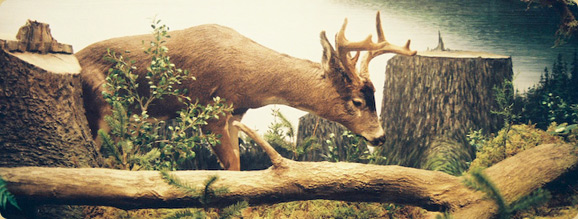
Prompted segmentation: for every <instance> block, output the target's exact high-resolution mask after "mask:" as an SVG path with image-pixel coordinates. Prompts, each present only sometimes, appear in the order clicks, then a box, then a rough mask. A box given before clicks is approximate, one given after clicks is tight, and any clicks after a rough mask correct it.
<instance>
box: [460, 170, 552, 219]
mask: <svg viewBox="0 0 578 219" xmlns="http://www.w3.org/2000/svg"><path fill="white" fill-rule="evenodd" d="M464 184H465V185H466V186H468V187H470V188H472V189H475V190H477V191H481V192H483V193H485V194H486V197H487V198H489V199H492V200H494V201H495V202H496V205H498V212H497V216H498V218H503V219H507V218H510V216H511V215H512V214H513V213H514V212H516V211H518V210H523V209H525V208H528V207H531V206H534V205H538V204H542V203H545V202H547V201H548V199H549V198H550V194H549V193H548V192H547V191H545V190H542V189H538V190H536V191H535V192H534V193H532V194H531V195H528V196H525V197H523V198H521V199H520V200H518V201H515V202H513V203H512V204H507V203H506V201H505V200H504V197H503V196H502V194H500V191H499V189H498V188H497V187H496V186H495V185H494V184H493V183H492V181H491V180H490V179H489V178H488V177H487V176H486V175H485V174H484V173H483V172H482V169H481V168H477V169H473V170H471V171H470V177H469V178H466V179H465V180H464Z"/></svg>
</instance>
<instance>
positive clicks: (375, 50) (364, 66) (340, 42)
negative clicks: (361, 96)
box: [335, 11, 417, 79]
mask: <svg viewBox="0 0 578 219" xmlns="http://www.w3.org/2000/svg"><path fill="white" fill-rule="evenodd" d="M346 27H347V18H346V19H345V21H344V22H343V26H341V30H340V31H339V33H337V35H336V36H335V44H336V47H337V54H338V56H339V59H340V60H341V63H343V65H344V66H345V68H347V70H349V71H350V72H355V64H356V63H357V60H358V58H359V52H360V51H368V52H367V54H365V56H364V57H363V59H362V60H361V64H360V69H359V70H360V71H359V76H360V77H361V78H366V79H368V78H369V69H368V68H369V61H371V59H373V58H375V57H377V56H379V55H382V54H385V53H396V54H401V55H409V56H413V55H415V54H416V53H417V52H416V51H412V50H411V49H410V48H409V44H410V42H411V41H410V40H408V41H407V43H406V44H405V45H404V46H403V47H401V46H396V45H393V44H391V43H389V42H387V40H385V36H384V34H383V28H382V26H381V16H380V12H379V11H378V12H377V16H376V29H377V39H378V41H377V43H374V42H373V41H372V40H371V38H372V36H371V34H370V35H369V36H367V38H365V39H364V40H362V41H359V42H350V41H349V40H347V39H346V38H345V28H346ZM352 51H357V54H356V55H355V57H353V58H352V57H351V55H350V52H352Z"/></svg>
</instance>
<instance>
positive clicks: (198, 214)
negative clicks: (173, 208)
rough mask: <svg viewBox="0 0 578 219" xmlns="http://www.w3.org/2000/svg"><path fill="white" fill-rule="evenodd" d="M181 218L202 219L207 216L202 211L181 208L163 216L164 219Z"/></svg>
mask: <svg viewBox="0 0 578 219" xmlns="http://www.w3.org/2000/svg"><path fill="white" fill-rule="evenodd" d="M182 218H194V219H197V218H198V219H204V218H207V215H206V214H205V213H204V212H202V211H195V212H192V211H191V210H183V211H178V212H175V213H173V214H171V215H169V216H167V217H165V219H182Z"/></svg>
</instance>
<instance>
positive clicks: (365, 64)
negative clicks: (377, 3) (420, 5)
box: [359, 11, 417, 78]
mask: <svg viewBox="0 0 578 219" xmlns="http://www.w3.org/2000/svg"><path fill="white" fill-rule="evenodd" d="M380 15H381V14H380V12H379V11H378V12H377V15H376V18H375V24H376V29H377V39H378V45H381V48H378V49H375V50H370V51H368V52H367V54H365V56H364V57H363V59H362V60H361V64H360V72H359V75H360V76H361V77H362V78H369V62H370V61H371V59H373V58H375V57H377V56H379V55H382V54H385V53H396V54H400V55H408V56H413V55H415V54H416V53H417V51H412V50H411V49H410V48H409V45H410V43H411V40H408V41H407V42H406V43H405V45H404V46H403V47H401V46H397V45H393V44H390V43H389V42H387V40H385V35H384V34H383V26H382V25H381V16H380Z"/></svg>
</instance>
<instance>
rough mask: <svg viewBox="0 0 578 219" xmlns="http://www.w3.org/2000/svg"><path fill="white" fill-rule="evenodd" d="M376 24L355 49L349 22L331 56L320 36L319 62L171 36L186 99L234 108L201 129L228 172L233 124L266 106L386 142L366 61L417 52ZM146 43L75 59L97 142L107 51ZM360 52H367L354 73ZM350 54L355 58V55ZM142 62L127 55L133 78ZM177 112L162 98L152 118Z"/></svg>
mask: <svg viewBox="0 0 578 219" xmlns="http://www.w3.org/2000/svg"><path fill="white" fill-rule="evenodd" d="M376 22H377V24H376V26H377V34H378V41H377V42H373V41H372V38H371V35H370V36H368V37H367V38H366V39H365V40H363V41H360V42H350V41H348V40H347V39H346V38H345V28H346V26H347V19H345V21H344V23H343V26H342V28H341V30H340V31H339V33H337V35H336V39H335V47H336V48H335V49H334V48H333V47H332V46H331V44H330V43H329V40H327V37H326V34H325V31H322V32H321V45H322V46H323V55H322V58H321V63H316V62H311V61H308V60H303V59H298V58H294V57H290V56H288V55H285V54H281V53H278V52H276V51H273V50H271V49H269V48H266V47H264V46H262V45H260V44H258V43H256V42H254V41H252V40H251V39H249V38H247V37H245V36H243V35H241V34H239V33H238V32H236V31H235V30H232V29H230V28H227V27H223V26H219V25H201V26H196V27H191V28H188V29H184V30H178V31H171V32H170V33H169V34H170V35H171V38H169V39H167V43H166V46H167V47H168V48H170V51H169V52H170V53H169V55H170V57H171V61H172V63H174V64H175V65H176V66H177V67H179V68H182V69H187V70H189V71H190V72H191V74H192V75H194V76H195V77H196V78H197V80H188V81H185V82H183V83H182V84H183V85H182V86H183V87H184V88H187V89H188V90H189V93H188V94H187V95H188V96H190V97H191V99H193V100H199V103H201V104H208V103H210V102H211V101H212V100H213V97H217V96H218V97H221V98H224V99H225V100H226V101H227V103H230V104H233V108H234V110H233V112H231V113H229V114H228V115H227V116H225V117H221V118H220V119H219V120H212V121H210V122H209V124H208V125H207V126H206V129H208V130H209V131H211V132H213V133H215V134H218V135H221V136H222V137H221V139H220V141H221V144H220V145H215V146H213V151H214V153H215V154H216V155H217V157H218V159H219V161H220V162H221V165H222V166H223V167H224V168H225V169H227V170H239V169H240V159H239V143H238V136H237V134H238V131H239V130H238V129H237V128H236V127H235V126H233V125H232V124H233V121H240V120H241V118H242V117H243V115H244V114H245V112H246V111H247V110H248V109H253V108H259V107H262V106H265V105H269V104H284V105H288V106H291V107H295V108H297V109H301V110H305V111H308V112H311V113H313V114H316V115H318V116H321V117H324V118H326V119H329V120H332V121H335V122H338V123H341V124H343V125H344V126H345V127H347V128H348V129H350V130H351V131H353V132H355V133H357V134H359V135H361V136H363V137H364V138H365V139H367V140H368V141H369V142H370V143H371V144H372V145H376V146H378V145H380V144H382V143H383V142H384V140H385V134H384V131H383V128H382V127H381V125H380V124H379V121H378V116H377V112H376V105H375V97H374V93H375V88H374V86H373V83H372V82H371V81H370V79H369V72H368V65H369V62H370V61H371V59H373V58H374V57H376V56H378V55H381V54H384V53H397V54H403V55H415V54H416V52H415V51H412V50H410V48H409V44H410V41H409V40H408V41H407V43H406V44H405V46H396V45H392V44H390V43H389V42H387V41H386V40H385V37H384V35H383V30H382V27H381V19H380V15H379V12H378V13H377V18H376ZM150 39H152V35H139V36H128V37H121V38H115V39H110V40H106V41H102V42H98V43H95V44H92V45H90V46H88V47H86V48H85V49H83V50H81V51H80V52H78V53H76V56H77V58H78V60H79V62H80V65H81V66H82V73H81V78H82V81H83V92H84V98H85V107H86V114H87V118H88V122H89V125H90V128H91V129H92V132H93V136H94V137H95V138H96V136H97V135H96V133H97V130H98V129H100V128H105V129H107V124H106V122H104V120H103V117H104V116H105V115H107V114H110V113H111V109H110V107H109V106H108V104H107V103H106V102H105V101H104V99H103V97H102V92H103V91H104V88H103V87H102V84H103V83H104V81H105V77H106V75H105V74H106V73H107V72H108V69H109V68H111V67H112V63H110V62H107V61H105V60H104V59H103V56H104V55H105V53H106V51H107V48H110V49H111V50H114V51H126V50H128V51H139V50H140V49H141V48H142V41H143V40H144V41H146V42H148V41H150ZM360 51H367V53H366V54H365V56H364V57H363V58H361V62H360V66H359V68H358V69H357V68H356V63H357V61H358V59H359V53H360ZM351 52H356V55H354V56H352V55H351ZM146 56H147V55H146V54H145V53H136V52H135V53H131V57H130V58H131V59H132V60H136V63H135V64H134V65H135V66H137V70H136V71H137V74H140V75H143V74H145V72H144V70H145V69H146V64H145V60H147V57H146ZM144 84H145V85H144V86H146V83H144ZM181 107H183V106H182V105H181V104H179V103H178V101H177V100H176V99H171V98H166V99H163V100H161V101H158V102H157V103H155V105H154V106H151V107H150V108H149V114H150V115H151V116H154V117H157V118H160V119H170V118H173V117H175V116H176V115H175V114H176V112H177V111H178V110H180V108H181Z"/></svg>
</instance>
